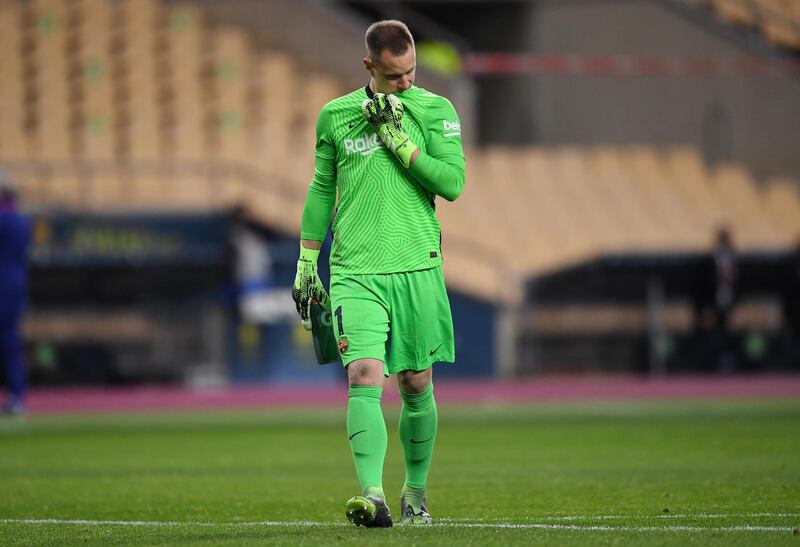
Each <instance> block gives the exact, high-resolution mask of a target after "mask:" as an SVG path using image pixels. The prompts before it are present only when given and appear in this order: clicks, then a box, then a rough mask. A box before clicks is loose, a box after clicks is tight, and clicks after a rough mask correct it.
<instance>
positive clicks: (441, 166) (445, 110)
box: [410, 96, 466, 201]
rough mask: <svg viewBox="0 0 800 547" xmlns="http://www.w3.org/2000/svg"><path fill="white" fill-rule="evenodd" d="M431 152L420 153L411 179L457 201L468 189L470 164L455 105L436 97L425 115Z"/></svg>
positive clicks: (430, 190)
mask: <svg viewBox="0 0 800 547" xmlns="http://www.w3.org/2000/svg"><path fill="white" fill-rule="evenodd" d="M424 129H425V135H426V144H427V151H426V152H420V155H419V157H418V158H417V160H416V161H415V162H414V164H413V165H412V166H411V168H410V171H411V175H412V176H413V177H414V178H415V179H416V180H417V182H419V183H420V184H421V185H422V186H423V187H425V189H426V190H428V191H429V192H433V193H434V194H436V195H439V196H442V197H443V198H445V199H447V200H448V201H453V200H454V199H456V198H457V197H458V196H459V195H461V191H462V190H463V188H464V179H465V170H466V162H465V160H464V149H463V147H462V145H461V121H460V120H459V118H458V114H457V113H456V109H455V108H453V105H452V103H450V101H448V100H447V99H445V98H444V97H438V96H437V97H436V99H435V100H434V101H433V102H432V104H431V105H430V107H429V108H428V110H427V112H426V115H425V128H424Z"/></svg>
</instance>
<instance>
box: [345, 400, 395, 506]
mask: <svg viewBox="0 0 800 547" xmlns="http://www.w3.org/2000/svg"><path fill="white" fill-rule="evenodd" d="M382 393H383V388H382V387H377V386H350V392H349V395H350V397H349V399H348V404H347V437H348V438H349V439H350V449H351V450H352V451H353V461H354V462H355V464H356V474H357V475H358V482H359V483H360V484H361V491H362V492H363V494H364V495H365V496H374V497H379V498H383V497H384V495H383V458H384V456H385V455H386V443H387V435H386V422H384V420H383V411H382V410H381V394H382Z"/></svg>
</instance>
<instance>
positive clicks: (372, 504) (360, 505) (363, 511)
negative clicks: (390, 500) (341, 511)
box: [345, 496, 392, 528]
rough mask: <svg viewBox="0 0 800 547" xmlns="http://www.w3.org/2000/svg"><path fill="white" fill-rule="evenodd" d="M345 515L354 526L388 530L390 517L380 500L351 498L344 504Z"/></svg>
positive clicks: (370, 497)
mask: <svg viewBox="0 0 800 547" xmlns="http://www.w3.org/2000/svg"><path fill="white" fill-rule="evenodd" d="M345 515H347V518H348V520H350V522H352V523H353V524H355V525H356V526H365V527H367V528H389V527H391V526H392V515H390V514H389V508H388V507H387V506H386V502H384V501H383V500H382V499H381V498H374V497H372V496H366V497H364V496H353V497H352V498H350V499H349V500H347V504H345Z"/></svg>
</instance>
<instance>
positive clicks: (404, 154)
mask: <svg viewBox="0 0 800 547" xmlns="http://www.w3.org/2000/svg"><path fill="white" fill-rule="evenodd" d="M417 148H419V147H418V146H417V145H416V144H414V143H413V142H411V140H410V139H408V140H406V142H404V143H403V144H401V145H400V146H398V147H397V148H396V149H395V151H394V155H395V156H397V159H398V160H400V163H402V164H403V167H405V168H406V169H408V166H409V165H410V164H411V156H413V155H414V152H415V151H416V150H417Z"/></svg>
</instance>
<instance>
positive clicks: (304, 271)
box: [292, 245, 328, 330]
mask: <svg viewBox="0 0 800 547" xmlns="http://www.w3.org/2000/svg"><path fill="white" fill-rule="evenodd" d="M318 258H319V250H318V249H307V248H305V247H303V246H302V245H300V259H299V260H298V261H297V275H295V277H294V286H292V300H294V303H295V305H296V306H297V313H299V314H300V319H301V320H302V321H303V327H304V328H305V329H306V330H311V304H313V303H318V304H322V305H323V306H325V305H326V304H327V303H328V293H327V292H325V287H323V286H322V281H320V279H319V275H317V259H318Z"/></svg>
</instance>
